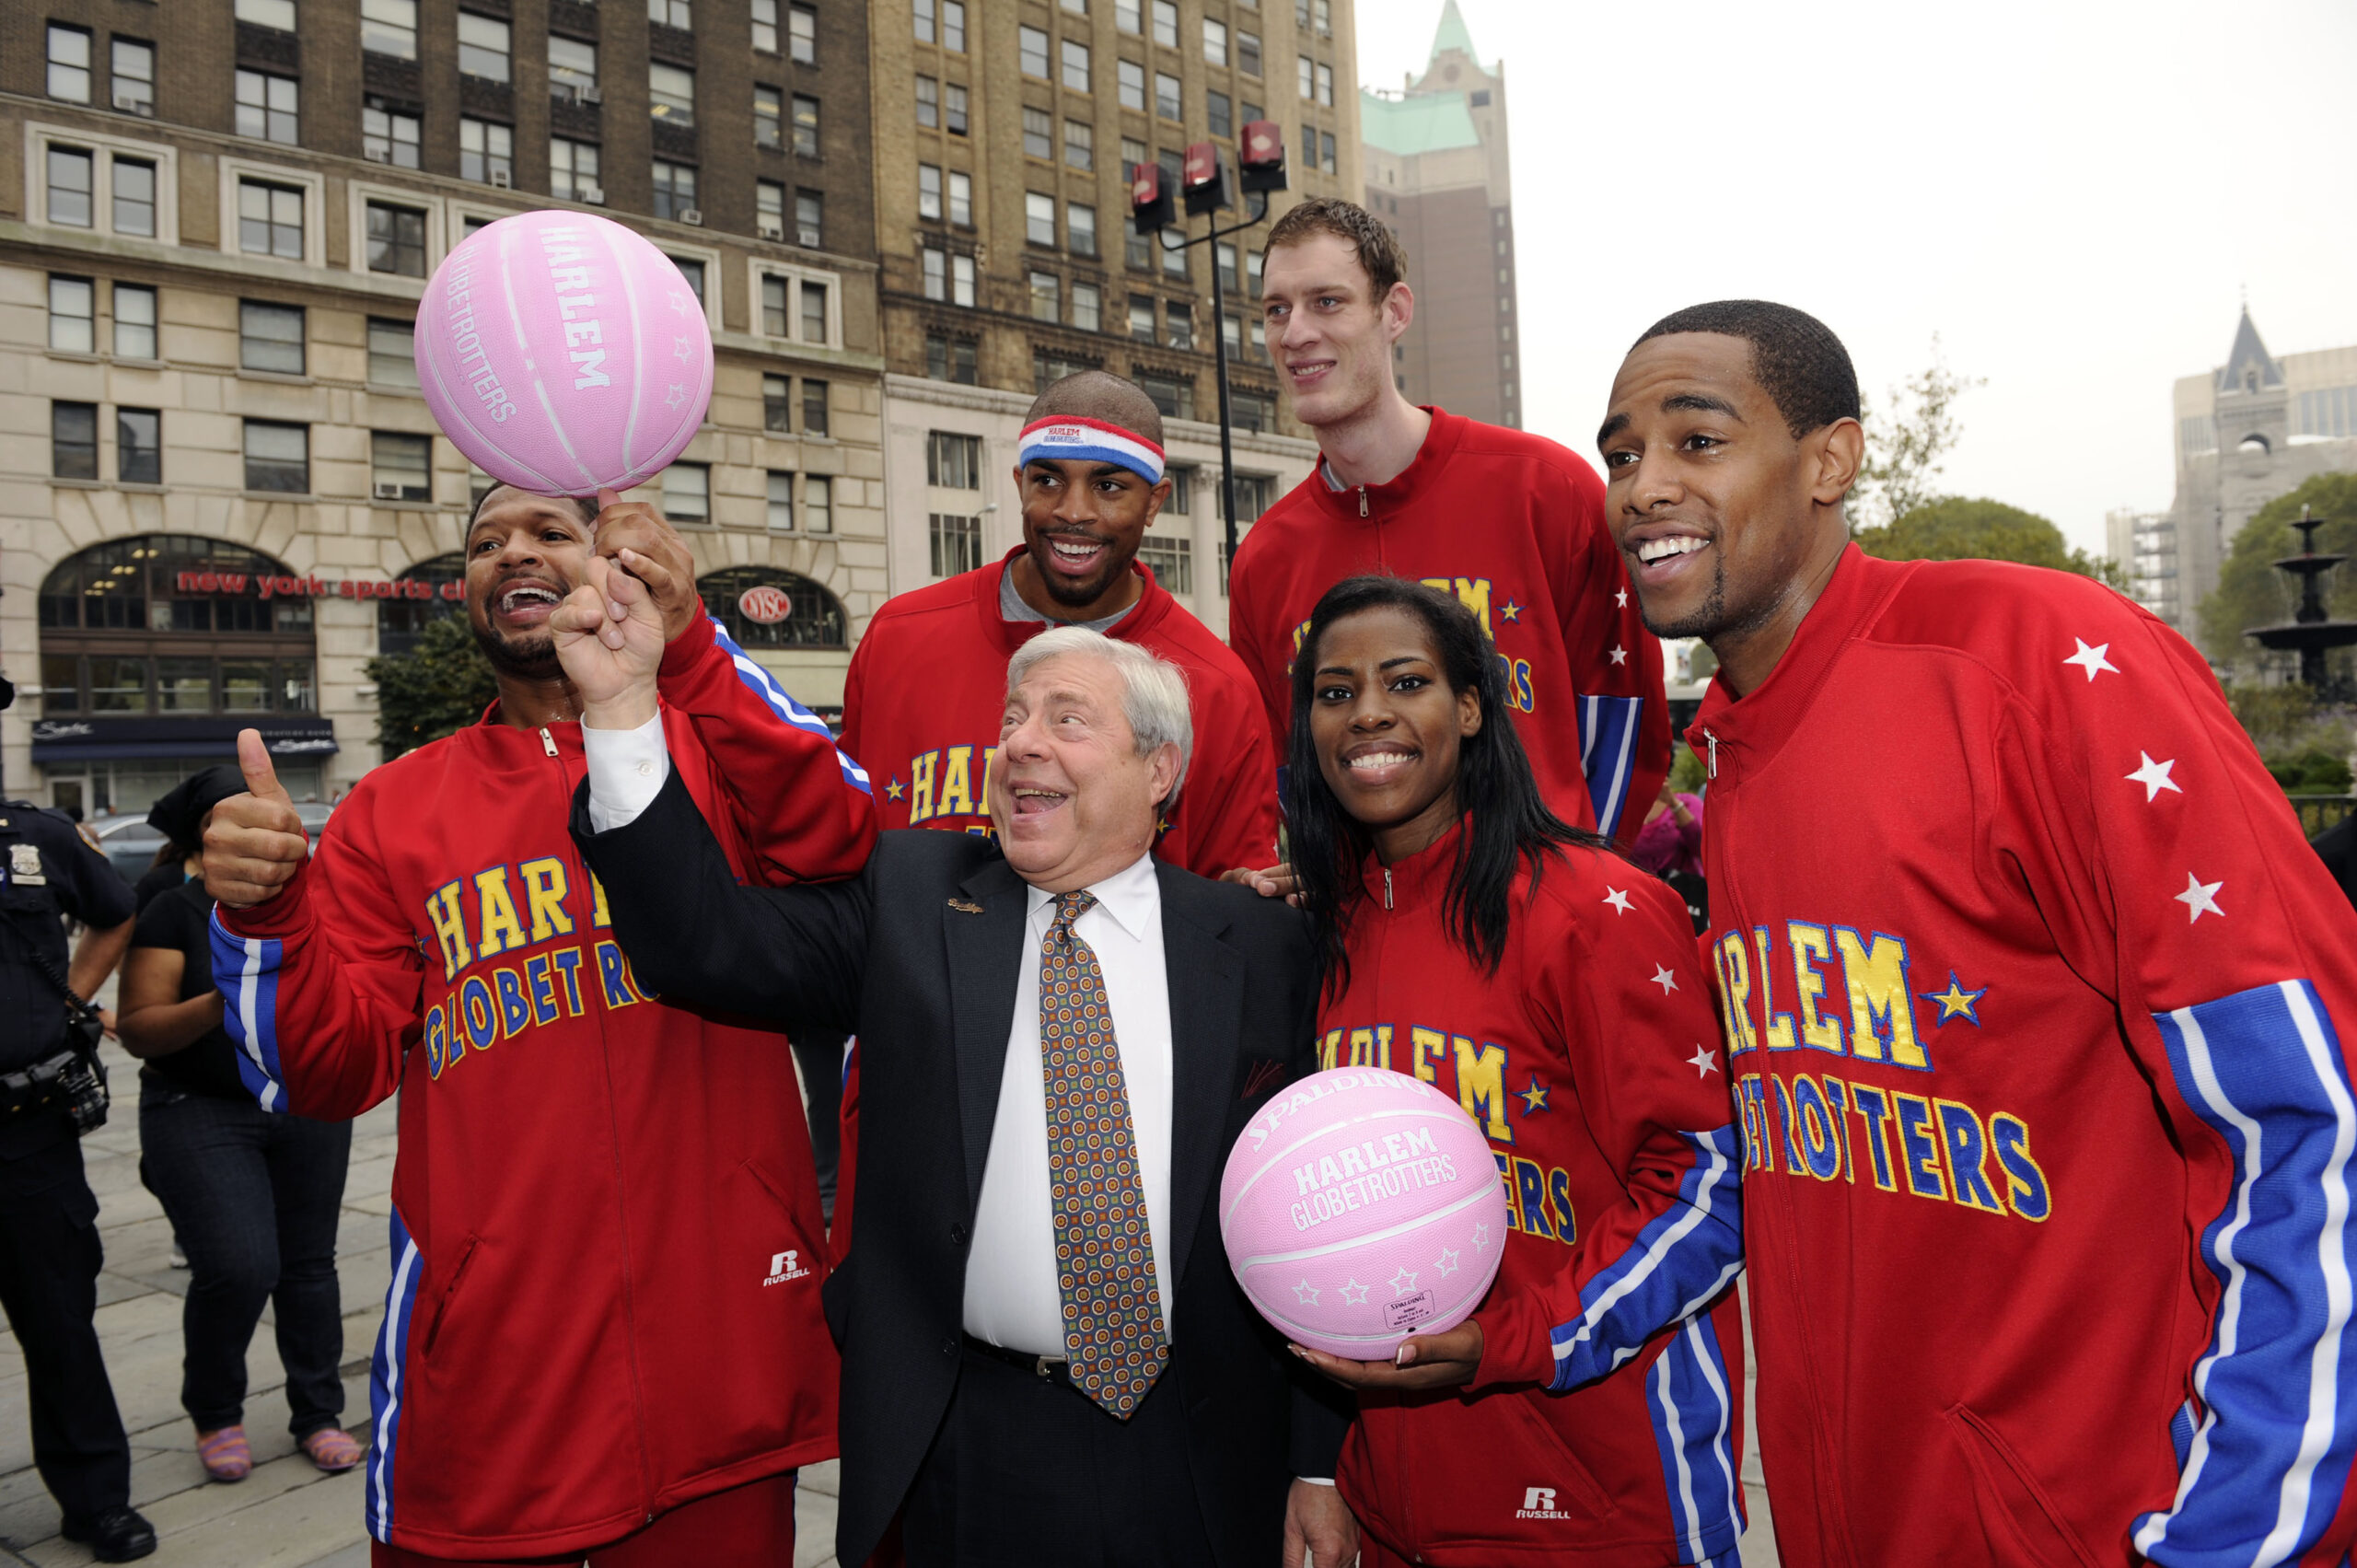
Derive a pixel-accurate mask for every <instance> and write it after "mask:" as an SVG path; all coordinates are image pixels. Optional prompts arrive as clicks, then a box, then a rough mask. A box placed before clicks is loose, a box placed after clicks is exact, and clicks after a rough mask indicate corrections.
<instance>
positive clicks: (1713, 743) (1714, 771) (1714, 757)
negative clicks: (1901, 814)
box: [540, 729, 1719, 779]
mask: <svg viewBox="0 0 2357 1568" xmlns="http://www.w3.org/2000/svg"><path fill="white" fill-rule="evenodd" d="M540 733H541V734H542V735H546V734H547V733H548V731H546V730H542V731H541V732H540ZM1702 739H1703V741H1704V742H1705V743H1706V744H1708V745H1709V747H1710V749H1711V758H1710V761H1708V762H1707V763H1705V764H1704V765H1703V776H1704V777H1706V778H1713V779H1714V778H1717V777H1718V776H1719V738H1718V737H1717V736H1715V735H1713V734H1712V733H1711V732H1710V731H1709V730H1707V729H1706V730H1704V731H1703V732H1702Z"/></svg>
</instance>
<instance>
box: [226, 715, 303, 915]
mask: <svg viewBox="0 0 2357 1568" xmlns="http://www.w3.org/2000/svg"><path fill="white" fill-rule="evenodd" d="M238 771H239V772H242V773H244V774H245V775H246V793H245V794H243V795H233V796H230V797H229V798H228V799H226V800H225V801H223V802H222V803H221V804H220V805H218V806H216V807H214V808H213V811H212V820H211V821H209V822H208V823H206V825H205V829H204V890H205V891H206V892H208V893H210V894H212V895H213V896H214V898H215V899H216V900H219V901H220V902H221V903H223V904H226V905H227V906H228V907H229V908H231V909H251V908H252V907H253V906H254V905H256V904H259V903H266V902H268V901H269V900H272V899H274V898H276V897H277V896H278V894H279V891H280V889H284V887H285V886H286V884H287V883H289V882H291V881H293V880H294V879H295V873H296V872H297V871H299V870H301V869H302V866H303V862H304V860H305V859H306V858H307V857H308V855H309V854H310V853H311V841H310V837H309V835H308V834H307V833H305V832H304V831H303V819H301V818H300V817H297V816H296V814H295V803H294V801H293V800H292V799H290V798H289V797H288V796H287V794H286V786H285V785H284V784H280V783H279V782H278V770H277V769H276V768H274V767H273V766H272V765H271V761H270V749H269V748H268V747H266V746H264V745H263V744H262V739H261V731H259V730H252V729H241V730H239V731H238Z"/></svg>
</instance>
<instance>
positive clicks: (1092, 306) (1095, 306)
mask: <svg viewBox="0 0 2357 1568" xmlns="http://www.w3.org/2000/svg"><path fill="white" fill-rule="evenodd" d="M1072 324H1073V325H1074V326H1075V327H1077V328H1079V329H1080V330H1081V331H1084V332H1094V331H1102V330H1103V328H1104V325H1105V291H1104V290H1102V289H1100V288H1098V287H1097V285H1095V284H1093V283H1076V284H1074V285H1072Z"/></svg>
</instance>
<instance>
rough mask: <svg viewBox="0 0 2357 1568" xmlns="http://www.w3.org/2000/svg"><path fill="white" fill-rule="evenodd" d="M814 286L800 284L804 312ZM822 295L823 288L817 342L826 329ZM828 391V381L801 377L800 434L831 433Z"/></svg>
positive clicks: (831, 422) (817, 434)
mask: <svg viewBox="0 0 2357 1568" xmlns="http://www.w3.org/2000/svg"><path fill="white" fill-rule="evenodd" d="M815 287H819V285H815V284H804V285H802V299H803V309H804V310H805V311H806V312H807V310H808V309H809V308H810V306H809V301H810V290H811V289H813V288H815ZM824 297H825V291H824V290H823V289H821V290H820V298H821V304H820V305H819V314H820V317H821V319H820V321H819V332H820V334H821V337H820V338H819V339H814V340H812V341H814V342H817V341H822V340H823V335H824V333H825V331H826V322H825V320H824V316H825V313H826V306H825V304H824V303H823V301H824ZM830 391H831V389H830V386H829V385H828V383H826V382H824V381H819V380H816V379H813V378H812V377H808V376H805V377H803V378H802V434H803V435H805V436H826V435H830V434H831V433H832V431H831V426H832V425H833V424H834V421H833V418H832V415H831V412H830V411H831V410H832V408H833V406H834V404H833V401H832V399H831V398H830Z"/></svg>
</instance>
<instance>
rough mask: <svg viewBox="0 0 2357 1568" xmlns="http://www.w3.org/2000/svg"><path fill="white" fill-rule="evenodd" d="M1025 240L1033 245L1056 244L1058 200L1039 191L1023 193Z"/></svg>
mask: <svg viewBox="0 0 2357 1568" xmlns="http://www.w3.org/2000/svg"><path fill="white" fill-rule="evenodd" d="M1023 238H1025V239H1026V240H1028V242H1030V243H1031V244H1033V245H1053V244H1055V242H1056V199H1055V198H1054V197H1053V196H1047V195H1042V194H1040V193H1039V192H1037V191H1027V192H1024V193H1023Z"/></svg>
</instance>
